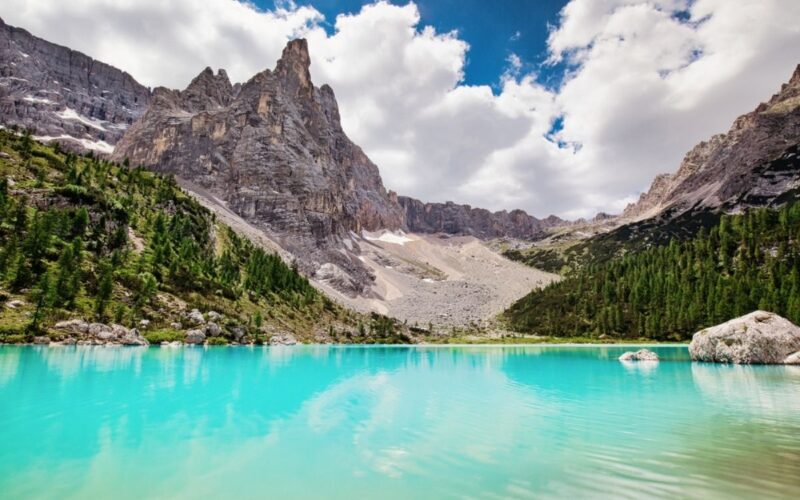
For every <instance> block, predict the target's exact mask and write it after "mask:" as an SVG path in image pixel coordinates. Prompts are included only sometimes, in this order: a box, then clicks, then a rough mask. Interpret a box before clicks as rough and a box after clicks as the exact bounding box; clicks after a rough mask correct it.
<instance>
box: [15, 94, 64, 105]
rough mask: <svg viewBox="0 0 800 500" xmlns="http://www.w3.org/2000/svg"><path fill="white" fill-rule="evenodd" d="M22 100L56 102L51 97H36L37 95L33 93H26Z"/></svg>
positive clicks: (44, 102) (45, 102) (43, 102)
mask: <svg viewBox="0 0 800 500" xmlns="http://www.w3.org/2000/svg"><path fill="white" fill-rule="evenodd" d="M22 100H23V101H27V102H37V103H42V104H56V102H55V101H51V100H50V99H47V98H46V97H35V96H32V95H26V96H25V97H23V98H22Z"/></svg>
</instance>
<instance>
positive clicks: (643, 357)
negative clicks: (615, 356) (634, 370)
mask: <svg viewBox="0 0 800 500" xmlns="http://www.w3.org/2000/svg"><path fill="white" fill-rule="evenodd" d="M619 360H620V361H658V354H656V353H654V352H653V351H650V350H648V349H639V350H638V351H636V352H633V351H628V352H626V353H625V354H623V355H622V356H620V357H619Z"/></svg>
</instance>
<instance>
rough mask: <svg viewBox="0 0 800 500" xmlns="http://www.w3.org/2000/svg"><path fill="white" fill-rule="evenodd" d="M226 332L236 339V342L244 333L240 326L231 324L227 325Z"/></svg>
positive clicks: (239, 340)
mask: <svg viewBox="0 0 800 500" xmlns="http://www.w3.org/2000/svg"><path fill="white" fill-rule="evenodd" d="M228 333H229V334H230V335H231V336H232V337H233V338H234V339H235V340H236V342H241V340H242V338H243V337H244V335H245V330H244V328H242V327H241V326H231V327H228Z"/></svg>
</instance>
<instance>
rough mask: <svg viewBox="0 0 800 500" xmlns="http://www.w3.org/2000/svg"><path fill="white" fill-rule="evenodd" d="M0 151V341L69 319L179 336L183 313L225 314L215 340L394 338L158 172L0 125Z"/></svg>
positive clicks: (391, 329)
mask: <svg viewBox="0 0 800 500" xmlns="http://www.w3.org/2000/svg"><path fill="white" fill-rule="evenodd" d="M0 151H2V153H0V174H1V176H2V179H0V301H2V303H3V305H2V309H0V341H3V340H4V341H25V340H30V339H31V337H32V336H33V335H38V334H46V333H48V327H49V326H50V325H52V324H54V323H55V322H56V321H59V320H63V319H68V318H76V317H80V318H84V319H87V320H91V321H97V322H103V323H112V322H113V323H118V324H121V325H126V326H129V327H131V326H141V325H147V327H146V328H147V332H145V336H146V337H148V338H150V339H151V341H152V340H156V341H157V340H182V339H183V338H184V336H185V332H183V331H181V329H180V327H178V325H179V324H180V323H181V321H183V322H184V324H185V322H186V321H185V317H186V313H187V311H189V310H190V309H191V308H198V309H200V310H202V311H211V310H213V311H215V312H218V313H220V314H222V316H223V317H224V318H225V323H224V324H222V325H221V326H222V327H221V328H220V331H219V332H215V333H216V335H215V336H216V337H217V338H216V339H215V340H214V342H215V343H225V342H227V341H233V340H237V341H242V342H246V341H257V342H261V341H266V340H268V339H269V337H270V336H271V335H272V334H280V333H282V332H289V333H291V334H292V335H296V336H297V337H298V338H300V339H302V340H314V341H323V340H340V341H347V340H350V339H353V338H354V337H356V338H355V340H356V341H363V342H369V341H382V342H387V341H398V340H404V338H403V337H400V336H395V325H394V323H393V322H391V321H388V322H387V321H386V320H385V319H383V318H380V317H372V318H370V317H363V316H361V315H357V314H355V313H352V312H350V311H347V310H344V309H342V308H341V307H339V306H337V305H335V304H334V303H332V302H331V301H330V300H328V299H327V298H326V297H324V296H323V295H322V294H320V293H319V292H317V291H316V290H315V289H314V288H313V287H312V286H311V285H310V284H309V282H308V280H307V279H306V278H305V277H303V276H301V275H300V274H299V273H298V272H297V271H296V270H294V269H292V268H291V267H290V266H288V265H286V264H285V263H284V262H283V261H282V260H281V259H280V257H278V256H276V255H274V254H272V253H267V252H265V251H264V250H263V249H261V248H258V247H255V246H254V245H253V244H252V243H251V242H250V241H249V240H246V239H243V238H241V237H239V236H237V235H236V234H235V233H234V232H233V231H232V230H230V229H229V228H228V227H226V226H224V225H221V224H219V223H217V222H216V221H215V220H214V217H213V214H211V213H210V212H209V211H208V210H206V209H205V208H203V207H202V206H200V205H199V204H198V203H197V202H196V201H195V200H194V199H193V198H191V197H190V196H189V195H187V194H186V193H184V192H183V191H182V190H180V189H179V188H178V187H177V185H176V183H175V181H174V179H172V178H170V177H164V176H160V175H157V174H154V173H152V172H149V171H147V170H144V169H141V168H129V167H128V166H126V165H125V166H123V165H117V164H113V163H110V162H108V161H106V160H102V159H99V158H95V157H92V156H76V155H74V154H72V153H67V152H63V151H60V150H59V149H58V148H57V147H51V146H47V145H42V144H39V143H37V142H35V141H33V140H32V139H31V138H30V135H29V134H18V133H15V132H11V131H5V130H3V131H0ZM142 320H145V321H142ZM51 333H52V332H51ZM405 340H407V339H405Z"/></svg>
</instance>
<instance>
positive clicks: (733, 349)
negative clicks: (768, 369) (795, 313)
mask: <svg viewBox="0 0 800 500" xmlns="http://www.w3.org/2000/svg"><path fill="white" fill-rule="evenodd" d="M689 354H690V355H691V356H692V360H694V361H712V362H716V363H737V364H797V363H800V328H799V327H797V326H796V325H795V324H793V323H792V322H791V321H789V320H787V319H786V318H782V317H781V316H778V315H777V314H774V313H771V312H766V311H755V312H752V313H750V314H747V315H745V316H742V317H739V318H736V319H732V320H730V321H728V322H727V323H722V324H721V325H717V326H712V327H711V328H706V329H705V330H701V331H699V332H697V333H695V334H694V336H693V337H692V342H691V344H689Z"/></svg>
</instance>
